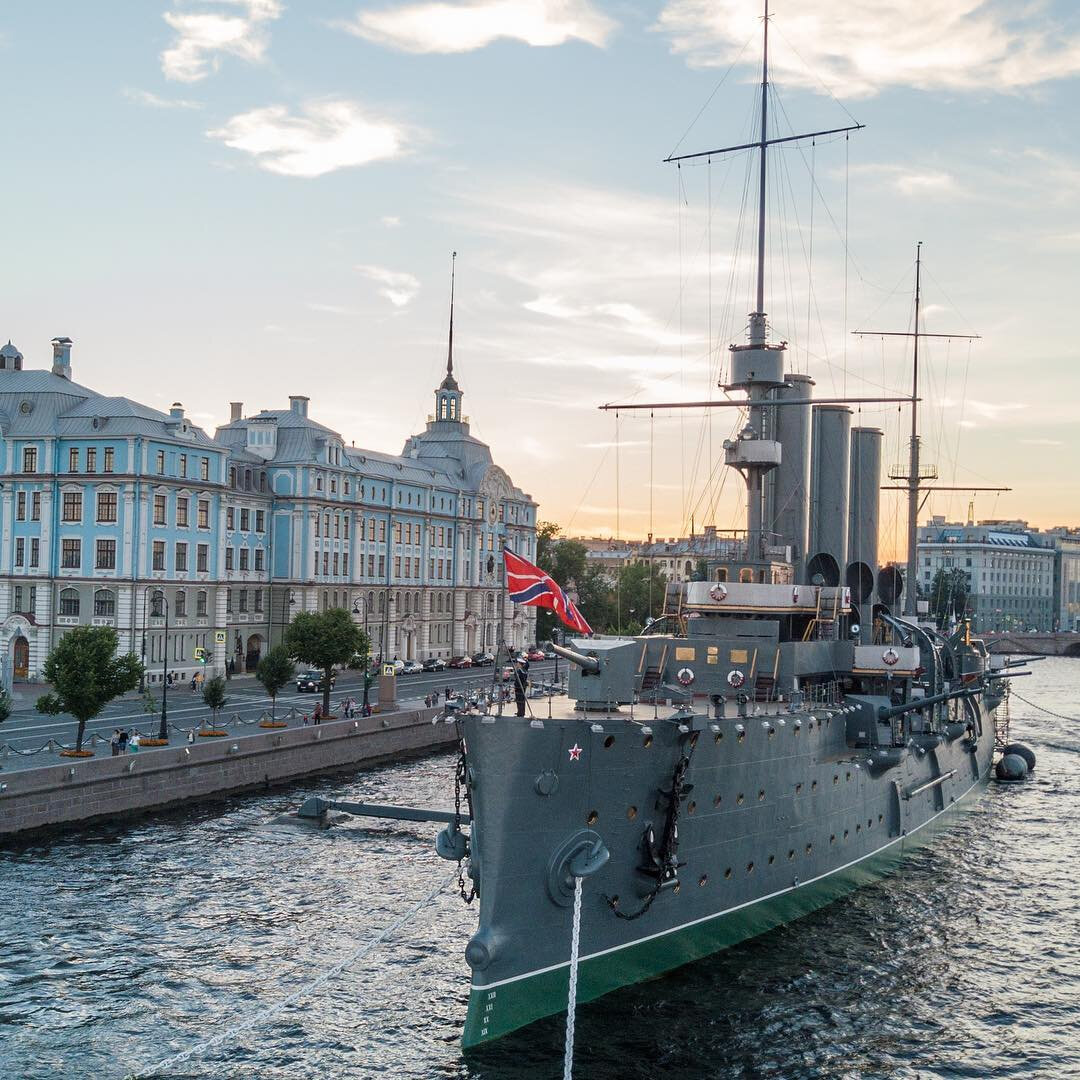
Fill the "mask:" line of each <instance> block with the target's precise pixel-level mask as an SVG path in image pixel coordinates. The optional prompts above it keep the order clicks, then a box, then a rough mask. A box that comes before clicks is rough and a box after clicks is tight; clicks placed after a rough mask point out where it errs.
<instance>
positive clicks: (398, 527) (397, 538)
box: [394, 521, 401, 544]
mask: <svg viewBox="0 0 1080 1080" xmlns="http://www.w3.org/2000/svg"><path fill="white" fill-rule="evenodd" d="M394 543H395V544H400V543H401V522H400V521H395V522H394Z"/></svg>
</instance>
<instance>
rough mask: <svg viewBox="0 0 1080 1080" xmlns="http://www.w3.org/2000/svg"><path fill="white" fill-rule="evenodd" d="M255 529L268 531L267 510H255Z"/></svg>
mask: <svg viewBox="0 0 1080 1080" xmlns="http://www.w3.org/2000/svg"><path fill="white" fill-rule="evenodd" d="M255 531H256V532H266V511H265V510H256V511H255Z"/></svg>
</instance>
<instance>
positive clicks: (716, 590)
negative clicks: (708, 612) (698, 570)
mask: <svg viewBox="0 0 1080 1080" xmlns="http://www.w3.org/2000/svg"><path fill="white" fill-rule="evenodd" d="M709 595H710V596H711V597H712V598H713V599H714V600H716V601H717V602H719V601H721V600H724V599H726V598H727V586H726V585H725V584H724V583H723V582H722V581H718V582H717V583H716V584H715V585H714V586H713V587H712V588H711V589H710V590H709Z"/></svg>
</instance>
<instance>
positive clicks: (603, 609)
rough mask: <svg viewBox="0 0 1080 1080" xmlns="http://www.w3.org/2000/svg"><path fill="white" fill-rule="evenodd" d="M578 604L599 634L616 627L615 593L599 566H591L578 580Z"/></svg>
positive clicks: (587, 620) (586, 619)
mask: <svg viewBox="0 0 1080 1080" xmlns="http://www.w3.org/2000/svg"><path fill="white" fill-rule="evenodd" d="M576 588H577V597H578V599H577V605H578V608H579V610H580V611H581V614H582V615H584V616H585V621H586V622H587V623H588V624H589V625H590V626H591V627H592V628H593V630H594V631H595V632H596V633H598V634H607V633H610V632H611V631H612V630H613V629H614V628H615V593H614V590H613V589H612V588H611V582H610V581H608V579H607V575H606V574H605V573H604V571H603V570H601V569H600V567H599V566H589V567H587V568H586V569H585V571H584V572H583V573H582V575H581V577H580V578H579V579H578V581H577V582H576Z"/></svg>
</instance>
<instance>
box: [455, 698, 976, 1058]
mask: <svg viewBox="0 0 1080 1080" xmlns="http://www.w3.org/2000/svg"><path fill="white" fill-rule="evenodd" d="M772 708H773V709H774V710H775V711H773V712H770V713H769V714H767V715H749V716H745V717H738V718H728V719H723V720H717V721H713V722H707V721H706V722H704V726H703V728H702V730H700V731H698V732H696V733H694V735H687V734H686V733H685V732H682V733H681V732H680V730H679V727H678V725H677V724H676V723H674V722H672V721H669V720H666V719H659V718H658V719H653V718H652V717H651V716H650V717H649V718H648V719H647V721H646V722H647V723H648V725H649V728H650V729H651V735H649V734H644V733H643V731H642V728H641V726H640V720H641V713H640V712H639V713H638V721H639V723H638V724H635V723H632V722H630V721H628V720H627V719H626V718H623V717H614V716H612V717H607V718H604V717H601V718H598V719H590V720H589V721H585V720H582V719H580V718H575V719H561V720H547V719H545V720H544V721H543V727H536V726H532V725H530V723H529V722H528V721H527V720H517V719H515V718H507V717H500V718H491V717H488V718H482V717H468V718H466V720H465V738H466V744H467V749H468V758H469V767H470V776H471V780H472V788H473V803H474V824H473V837H472V862H473V868H474V871H475V874H476V877H477V879H478V881H479V885H480V901H479V905H480V911H479V928H478V931H477V934H476V936H475V937H474V938H473V940H472V941H471V942H470V945H469V949H468V950H467V954H466V955H467V959H468V960H469V962H470V964H471V966H472V967H473V977H472V990H471V994H470V999H469V1010H468V1017H467V1020H466V1025H465V1032H464V1036H463V1042H464V1044H465V1046H466V1047H469V1046H475V1045H478V1044H481V1043H483V1042H486V1041H489V1040H491V1039H495V1038H498V1037H500V1036H502V1035H505V1034H506V1033H508V1032H510V1031H513V1030H514V1029H516V1028H519V1027H521V1026H523V1025H525V1024H528V1023H530V1022H532V1021H534V1020H536V1019H539V1018H540V1017H542V1016H546V1015H550V1014H552V1013H556V1012H559V1011H561V1010H563V1009H565V1007H566V995H567V984H568V965H569V951H570V931H571V908H570V906H569V905H568V904H567V903H566V896H565V894H560V890H559V885H558V882H559V875H558V873H557V871H556V870H555V868H554V864H557V863H558V857H557V855H558V852H559V850H560V848H562V847H563V846H564V845H565V843H566V842H567V840H568V839H569V838H571V837H574V836H575V835H580V834H581V833H583V832H585V831H591V832H594V833H596V834H598V835H599V836H601V837H602V838H603V841H604V843H605V844H606V846H607V848H608V849H609V851H610V852H611V858H610V861H609V862H608V863H607V865H605V866H604V867H603V869H602V870H600V871H599V872H598V873H596V874H595V875H594V876H592V877H589V878H586V879H585V882H584V893H583V905H582V924H581V968H580V974H579V989H578V1000H579V1001H589V1000H592V999H595V998H597V997H599V996H601V995H603V994H605V993H608V992H609V991H611V990H613V989H615V988H617V987H619V986H625V985H628V984H630V983H634V982H638V981H640V980H643V979H647V978H650V977H652V976H655V975H658V974H660V973H662V972H665V971H669V970H671V969H673V968H676V967H679V966H680V965H682V964H685V963H688V962H690V961H693V960H696V959H699V958H700V957H703V956H706V955H708V954H710V953H712V952H715V951H717V950H719V949H722V948H725V947H727V946H729V945H732V944H735V943H737V942H739V941H743V940H745V939H747V938H749V937H753V936H755V935H757V934H760V933H763V932H765V931H767V930H770V929H772V928H773V927H775V926H778V925H780V924H782V923H786V922H790V921H792V920H793V919H797V918H799V917H801V916H803V915H805V914H807V913H808V912H810V911H813V910H815V909H817V908H819V907H821V906H823V905H824V904H827V903H830V902H831V901H832V900H834V899H836V898H837V897H839V896H841V895H843V894H845V893H847V892H849V891H850V890H852V889H853V888H857V887H858V886H860V885H862V884H865V883H866V882H868V881H872V880H876V879H878V878H880V877H881V876H882V875H884V874H887V873H889V872H890V871H892V870H893V869H894V868H895V867H896V865H897V864H898V863H899V861H900V860H901V859H902V858H903V855H904V853H905V852H906V851H908V850H910V849H911V847H912V846H913V845H915V844H918V843H922V842H924V841H925V840H927V839H929V838H930V837H931V835H932V834H933V833H934V832H935V831H936V827H937V826H939V825H941V824H944V823H945V822H946V821H947V820H948V816H949V815H948V813H947V812H948V811H949V810H950V809H952V808H954V807H955V806H957V805H958V804H959V803H960V802H961V801H962V800H964V799H965V798H966V797H968V796H970V795H972V794H973V793H974V792H975V791H976V790H977V789H978V787H979V785H980V784H981V783H982V782H983V781H984V780H985V779H986V778H987V777H988V775H989V772H990V768H991V764H992V760H993V750H994V732H993V724H992V720H991V718H990V717H989V716H986V717H984V718H983V719H982V723H981V728H982V730H981V731H980V732H979V734H978V736H977V738H976V739H974V740H969V739H966V738H961V737H956V738H953V739H951V740H949V739H942V740H941V742H940V744H939V745H938V746H936V747H933V748H931V749H928V750H925V751H920V750H919V749H918V748H917V747H915V746H914V745H911V746H910V747H909V748H908V749H905V750H904V751H903V752H901V753H900V754H899V755H898V758H899V760H898V761H897V763H896V764H894V765H893V766H892V767H890V768H884V769H880V768H873V769H872V768H871V767H870V766H869V756H868V752H867V751H866V750H858V749H856V750H852V749H849V748H848V745H847V742H846V732H845V714H844V713H843V711H842V710H839V709H836V708H833V709H831V710H828V709H822V708H818V709H816V710H812V711H811V710H806V711H802V712H798V713H791V712H786V711H781V710H782V709H783V707H782V706H780V707H776V706H773V707H772ZM697 722H698V724H699V725H701V724H702V721H701V719H700V718H699V719H698V721H697ZM594 726H595V727H598V728H599V729H600V730H594ZM740 729H741V730H740ZM695 735H696V745H695V746H694V749H693V752H692V754H691V764H690V767H689V769H688V772H687V777H686V779H687V781H688V782H689V783H691V784H693V790H692V791H690V792H689V793H688V795H687V797H686V799H685V801H684V802H683V803H682V810H681V815H680V819H679V846H678V858H679V861H680V863H683V864H684V865H683V866H682V867H681V869H680V870H679V884H678V888H677V889H676V888H667V889H665V890H663V891H662V892H660V893H659V894H658V895H657V897H656V899H655V901H654V902H653V903H652V905H651V907H650V908H649V909H648V910H647V911H646V912H645V913H644V914H643V915H642V916H641V917H640V918H637V919H634V920H628V919H625V918H619V917H618V916H617V915H616V913H615V911H614V910H612V907H611V904H610V903H609V900H608V898H615V897H617V898H618V900H617V904H618V910H619V911H621V912H623V913H624V914H627V915H629V914H634V913H635V912H636V911H637V910H638V909H639V908H640V905H641V903H642V900H643V898H644V897H646V896H647V895H648V893H649V892H650V890H651V888H652V885H653V880H652V879H650V878H649V877H648V876H646V875H645V874H643V873H642V872H641V871H640V869H639V867H641V865H642V863H643V847H642V836H643V832H644V829H645V826H646V823H647V822H650V821H651V822H653V824H654V825H655V826H656V828H657V829H659V828H660V827H661V826H662V824H663V819H664V815H665V811H664V806H665V805H666V803H665V800H664V799H663V797H662V796H660V795H659V793H660V791H661V790H662V789H664V788H669V787H670V781H671V777H672V773H673V770H674V768H675V765H676V763H677V762H678V760H679V758H680V756H681V754H682V753H683V752H684V749H686V748H688V745H689V741H690V740H691V739H692V738H694V737H695ZM575 748H578V749H579V751H580V752H579V753H578V754H573V753H572V752H571V751H573V750H574V749H575ZM551 776H555V777H557V782H556V784H555V785H554V790H550V789H551V788H552V783H551V779H550V778H551ZM541 777H545V779H543V780H541V779H540V778H541ZM544 791H548V793H547V794H544V793H543V792H544Z"/></svg>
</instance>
